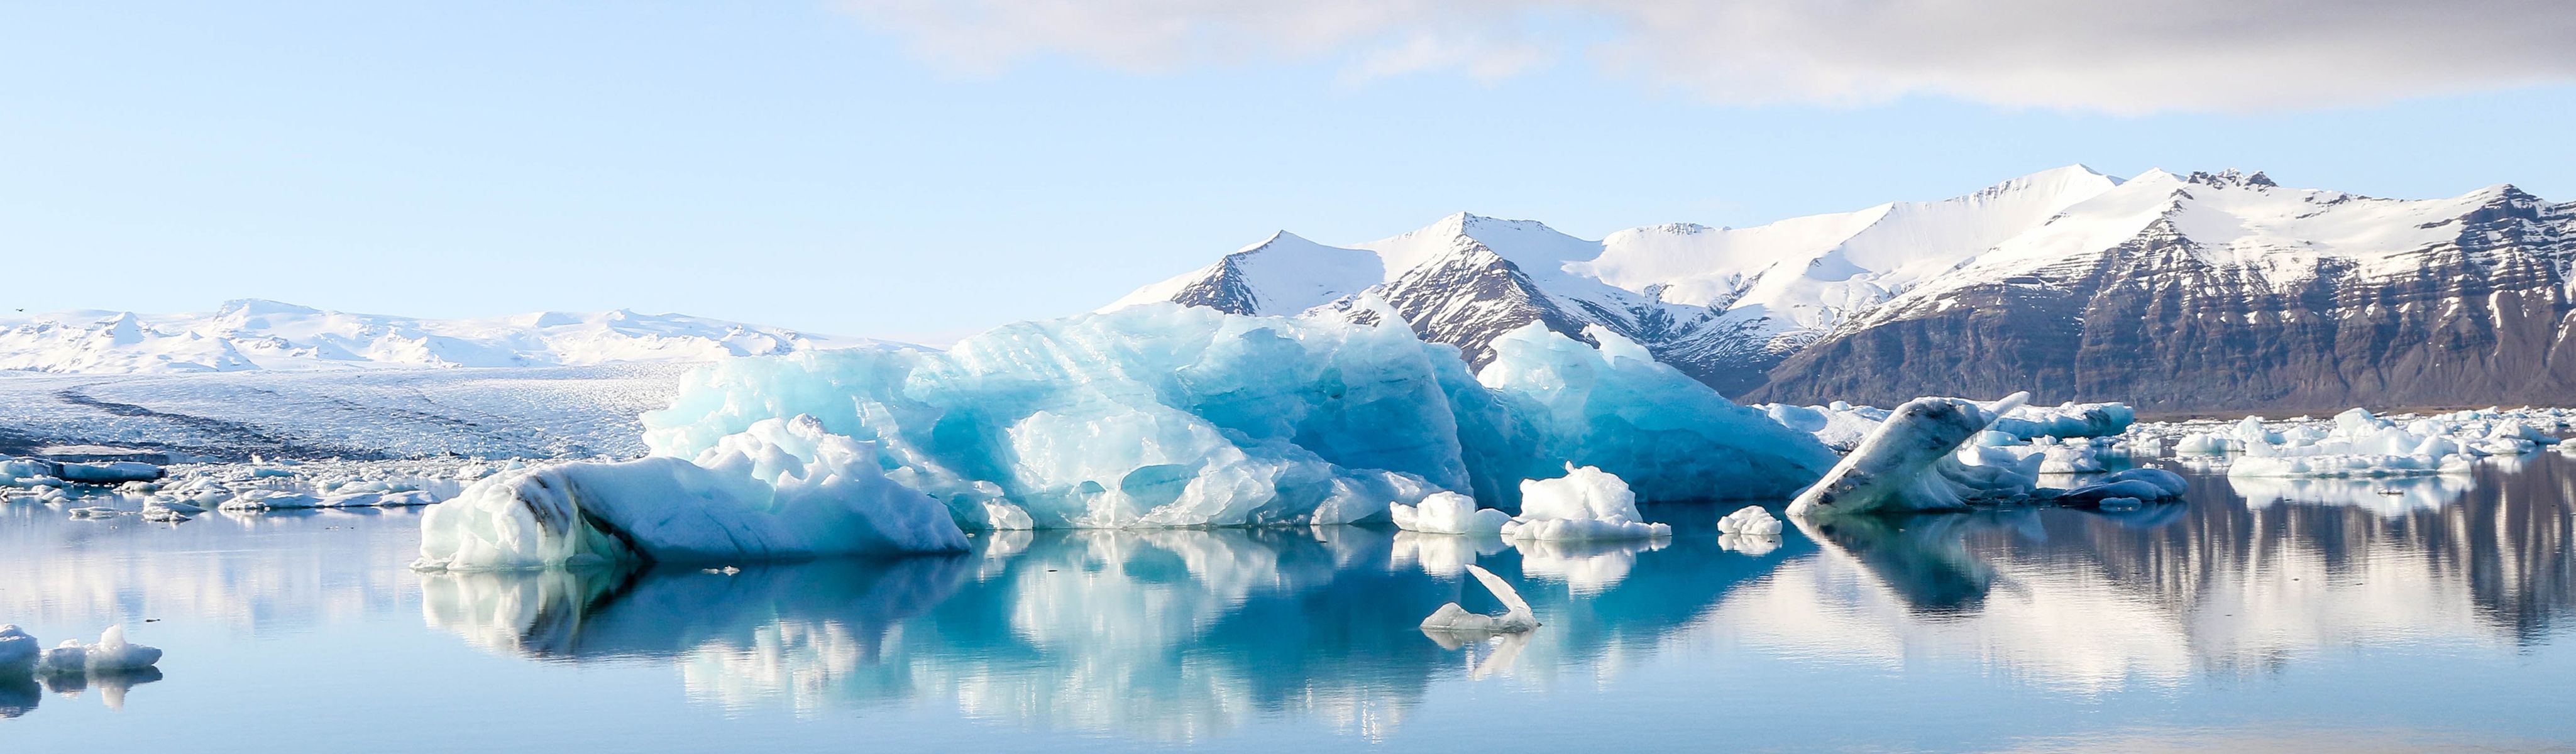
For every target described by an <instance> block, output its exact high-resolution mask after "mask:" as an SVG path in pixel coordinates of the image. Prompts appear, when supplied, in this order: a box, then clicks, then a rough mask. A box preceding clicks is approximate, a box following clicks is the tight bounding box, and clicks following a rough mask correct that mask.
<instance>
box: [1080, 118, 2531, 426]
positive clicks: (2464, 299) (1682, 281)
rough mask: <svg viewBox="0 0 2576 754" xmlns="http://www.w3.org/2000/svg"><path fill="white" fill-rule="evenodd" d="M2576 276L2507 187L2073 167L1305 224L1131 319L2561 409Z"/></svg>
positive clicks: (2292, 396) (1878, 372)
mask: <svg viewBox="0 0 2576 754" xmlns="http://www.w3.org/2000/svg"><path fill="white" fill-rule="evenodd" d="M2571 258H2576V204H2560V203H2551V202H2548V201H2545V200H2542V199H2540V198H2538V197H2535V196H2532V195H2530V194H2528V193H2525V192H2523V191H2521V190H2519V189H2516V188H2514V187H2512V186H2509V185H2497V186H2491V187H2488V188H2483V189H2479V190H2477V191H2472V192H2469V193H2467V194H2463V195H2461V196H2457V197H2452V198H2448V199H2429V200H2399V199H2381V198H2373V197H2367V196H2361V195H2357V194H2350V193H2345V192H2339V191H2330V190H2321V189H2303V188H2290V187H2285V186H2281V185H2279V184H2277V183H2276V182H2274V181H2273V180H2272V179H2271V178H2269V177H2267V176H2265V175H2264V174H2262V173H2259V172H2258V173H2243V172H2238V171H2233V170H2228V171H2218V172H2194V173H2189V174H2176V173H2169V172H2165V171H2161V170H2156V171H2149V172H2147V173H2145V174H2142V175H2138V176H2135V177H2131V178H2126V179H2122V178H2115V177H2112V176H2108V175H2104V174H2102V173H2099V172H2096V171H2094V170H2091V169H2089V168H2085V167H2083V166H2068V167H2063V168H2057V169H2053V170H2047V171H2042V172H2039V173H2034V174H2031V175H2027V176H2022V177H2019V178H2015V179H2012V180H2009V181H2005V182H2003V183H1999V184H1995V185H1993V186H1990V187H1987V188H1985V189H1983V190H1980V191H1977V192H1975V193H1971V194H1968V195H1965V196H1959V197H1954V198H1950V199H1944V200H1940V201H1929V202H1892V203H1888V204H1881V205H1877V206H1874V207H1869V208H1866V209H1862V210H1858V211H1853V212H1845V213H1837V214H1825V215H1814V216H1808V217H1799V218H1792V219H1788V220H1782V221H1779V222H1774V223H1770V224H1767V225H1761V226H1756V227H1749V228H1719V227H1707V226H1701V225H1691V224H1675V225H1657V226H1649V227H1642V228H1633V229H1629V230H1623V231H1619V232H1616V233H1612V234H1610V235H1609V236H1607V237H1605V238H1603V239H1601V240H1598V241H1594V240H1586V239H1581V238H1576V237H1574V236H1570V235H1567V234H1564V233H1561V232H1558V231H1556V230H1554V229H1551V228H1549V227H1547V226H1546V225H1544V224H1541V223H1537V222H1531V221H1525V220H1501V219H1495V218H1488V217H1479V216H1476V215H1470V214H1457V215H1451V216H1449V217H1446V218H1442V219H1441V220H1440V221H1438V222H1435V223H1433V224H1432V225H1430V226H1429V227H1425V228H1422V229H1420V230H1415V231H1412V232H1409V233H1404V234H1401V235H1397V236H1394V237H1391V238H1386V239H1382V240H1378V241H1372V242H1368V243H1361V244H1354V245H1350V246H1331V245H1325V244H1319V243H1316V242H1313V241H1308V240H1306V239H1304V238H1300V237H1298V236H1296V235H1293V234H1290V233H1287V232H1284V231H1283V232H1280V233H1278V234H1276V235H1273V236H1271V237H1270V238H1268V239H1266V240H1263V241H1261V242H1260V243H1255V244H1252V245H1250V246H1246V247H1244V248H1242V249H1241V250H1238V251H1236V252H1234V253H1231V254H1227V255H1224V256H1223V257H1221V258H1219V259H1217V260H1216V261H1215V262H1214V263H1212V264H1210V265H1208V266H1206V267H1203V268H1200V269H1197V270H1193V271H1190V272H1188V273H1184V274H1182V275H1179V276H1177V277H1173V278H1171V279H1168V280H1164V281H1162V282H1159V283H1154V284H1152V285H1147V286H1145V287H1143V288H1140V289H1137V290H1136V291H1135V292H1133V293H1130V294H1128V295H1127V296H1125V297H1123V298H1120V299H1118V300H1117V301H1116V302H1113V303H1112V304H1110V307H1111V308H1115V307H1120V306H1127V305H1132V304H1136V303H1140V302H1147V301H1176V302H1180V303H1184V304H1191V305H1200V306H1209V307H1214V308H1217V309H1222V310H1225V311H1229V312H1236V313H1245V314H1271V315H1278V314H1294V313H1299V312H1307V311H1314V312H1317V313H1321V314H1334V315H1339V316H1347V317H1351V318H1354V319H1361V320H1366V319H1369V318H1373V317H1375V316H1378V313H1379V312H1382V311H1387V310H1389V309H1390V308H1391V309H1392V311H1394V312H1396V313H1397V314H1398V315H1400V316H1402V317H1403V318H1404V319H1405V320H1406V322H1408V323H1409V324H1411V325H1412V326H1413V328H1414V329H1415V330H1416V331H1417V332H1419V333H1421V334H1422V335H1423V337H1425V338H1427V339H1430V340H1434V341H1439V342H1444V343H1450V344H1454V345H1457V346H1458V347H1460V348H1461V349H1462V350H1463V352H1464V353H1465V354H1466V356H1467V357H1468V359H1469V360H1470V361H1471V362H1473V363H1476V364H1479V365H1481V364H1482V363H1484V362H1485V361H1487V360H1489V359H1490V358H1491V354H1490V352H1489V350H1488V349H1487V348H1486V345H1485V344H1486V343H1488V342H1489V341H1490V340H1491V339H1492V338H1493V336H1495V335H1497V334H1500V333H1502V332H1505V331H1508V330H1511V329H1513V328H1517V327H1520V326H1522V325H1524V324H1527V323H1529V322H1533V321H1535V322H1541V323H1544V324H1545V326H1547V327H1548V328H1550V329H1553V330H1556V331H1558V332H1563V333H1566V334H1568V335H1574V336H1576V337H1581V333H1582V331H1583V330H1584V328H1585V327H1587V326H1592V325H1598V326H1602V327H1605V328H1608V329H1609V330H1611V331H1613V332H1617V333H1619V334H1621V335H1622V336H1625V337H1628V338H1631V339H1634V340H1636V341H1638V342H1640V343H1642V344H1644V345H1645V346H1646V347H1647V348H1648V349H1649V350H1650V351H1652V352H1653V353H1654V354H1655V356H1656V357H1657V358H1658V359H1660V360H1662V361H1664V362H1666V363H1669V364H1671V365H1673V366H1675V367H1678V368H1680V369H1682V370H1683V371H1685V372H1688V373H1690V374H1691V375H1693V376H1695V377H1697V378H1699V379H1700V380H1702V381H1705V382H1707V383H1709V384H1710V385H1711V386H1714V387H1716V388H1718V389H1719V390H1720V391H1721V392H1724V393H1726V394H1727V395H1729V396H1733V397H1737V398H1739V399H1742V400H1751V401H1783V402H1801V403H1815V402H1823V401H1829V400H1849V401H1852V402H1855V403H1872V404H1877V405H1892V404H1893V403H1894V402H1898V401H1902V400H1905V399H1908V398H1911V397H1914V396H1919V395H2002V394H2005V393H2010V392H2013V391H2016V390H2031V391H2033V392H2034V394H2035V397H2036V398H2037V399H2038V400H2042V401H2049V402H2055V401H2063V400H2118V401H2126V402H2128V403H2130V404H2132V405H2135V406H2138V407H2140V408H2146V409H2151V410H2170V411H2199V410H2234V409H2248V410H2251V409H2272V410H2324V409H2337V408H2343V407H2350V406H2355V405H2370V406H2382V407H2386V406H2436V405H2468V404H2478V405H2484V404H2490V403H2524V402H2528V403H2551V404H2566V403H2569V402H2571V401H2576V328H2571V326H2570V322H2569V315H2570V314H2571V310H2576V304H2571V301H2570V296H2569V291H2568V287H2567V281H2568V273H2569V263H2570V261H2571ZM1380 302H1383V306H1381V305H1380ZM2562 357H2563V358H2562Z"/></svg>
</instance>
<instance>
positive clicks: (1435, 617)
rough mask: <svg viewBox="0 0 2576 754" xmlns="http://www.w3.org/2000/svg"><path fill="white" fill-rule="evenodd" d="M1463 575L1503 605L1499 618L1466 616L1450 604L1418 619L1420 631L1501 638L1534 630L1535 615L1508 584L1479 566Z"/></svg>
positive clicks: (1536, 618)
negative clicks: (1473, 579)
mask: <svg viewBox="0 0 2576 754" xmlns="http://www.w3.org/2000/svg"><path fill="white" fill-rule="evenodd" d="M1467 573H1469V574H1471V575H1473V576H1475V577H1476V581H1478V582H1480V583H1483V584H1484V585H1485V589H1486V590H1487V591H1491V592H1493V593H1494V599H1495V600H1498V601H1500V602H1502V603H1503V614H1501V615H1485V614H1482V613H1471V612H1467V608H1464V607H1459V606H1458V603H1455V602H1451V603H1448V604H1445V605H1441V606H1440V609H1439V610H1435V611H1432V613H1431V617H1428V618H1424V619H1422V630H1424V631H1444V632H1452V633H1487V634H1503V633H1521V632H1525V631H1528V630H1530V629H1534V628H1538V625H1539V623H1538V614H1537V613H1533V612H1530V606H1529V603H1528V602H1526V601H1523V600H1522V599H1521V593H1520V592H1519V591H1516V590H1514V589H1512V585H1511V584H1510V583H1508V582H1505V581H1503V579H1502V577H1499V576H1495V575H1494V574H1493V573H1492V572H1490V571H1487V570H1485V569H1484V568H1483V567H1481V566H1474V565H1470V566H1467Z"/></svg>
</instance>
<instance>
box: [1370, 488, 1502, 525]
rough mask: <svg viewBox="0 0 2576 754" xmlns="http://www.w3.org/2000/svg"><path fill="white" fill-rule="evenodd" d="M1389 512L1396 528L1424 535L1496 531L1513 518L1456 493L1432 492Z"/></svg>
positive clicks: (1397, 505) (1396, 505)
mask: <svg viewBox="0 0 2576 754" xmlns="http://www.w3.org/2000/svg"><path fill="white" fill-rule="evenodd" d="M1387 512H1388V513H1391V514H1393V515H1394V518H1395V528H1398V529H1403V530H1405V531H1418V532H1422V533H1424V534H1496V533H1500V532H1501V531H1502V530H1503V525H1504V524H1506V523H1509V522H1510V521H1511V520H1512V514H1509V513H1504V512H1502V511H1501V510H1499V509H1495V508H1481V509H1480V508H1477V507H1476V499H1475V498H1472V497H1468V496H1466V495H1461V494H1458V493H1455V492H1434V493H1431V495H1430V496H1429V497H1425V498H1423V499H1422V504H1421V505H1418V506H1415V505H1405V504H1403V503H1396V504H1394V505H1392V506H1388V509H1387Z"/></svg>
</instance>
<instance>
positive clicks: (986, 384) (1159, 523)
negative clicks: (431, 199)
mask: <svg viewBox="0 0 2576 754" xmlns="http://www.w3.org/2000/svg"><path fill="white" fill-rule="evenodd" d="M1380 322H1381V323H1380V324H1355V323H1351V322H1346V321H1342V320H1339V319H1307V318H1278V317H1249V316H1240V315H1230V314H1225V313H1222V312H1217V311H1215V310H1212V309H1206V308H1187V307H1180V306H1177V305H1168V304H1160V305H1144V306H1136V307H1130V308H1125V309H1119V310H1116V311H1112V312H1108V313H1099V314H1090V315H1082V316H1076V317H1071V318H1066V319H1060V320H1052V321H1044V322H1022V323H1018V324H1013V325H1007V326H1004V327H1001V328H998V329H995V330H992V331H989V332H986V333H983V334H981V335H977V336H974V337H971V338H967V339H966V340H964V341H961V342H959V343H958V344H956V346H955V347H953V348H951V349H950V350H948V351H945V352H935V353H934V352H924V351H837V352H816V353H804V354H797V355H793V356H788V357H783V358H766V359H735V360H730V361H725V362H721V363H719V364H716V365H714V366H712V367H709V368H707V369H703V370H701V371H699V372H697V373H695V374H693V375H692V376H691V377H690V378H689V379H688V380H686V382H685V384H684V385H683V386H682V388H681V391H680V395H679V396H678V398H677V399H676V400H675V401H674V402H673V404H672V406H671V408H669V409H667V410H664V411H659V412H654V413H652V414H648V415H647V416H646V417H645V426H646V436H645V440H646V444H647V445H648V446H649V447H651V448H652V450H653V453H654V454H655V455H657V456H672V457H681V458H686V457H691V456H693V455H695V454H697V453H701V452H703V451H704V449H705V448H707V447H709V446H710V444H711V443H713V442H715V441H716V440H717V439H718V438H722V437H725V436H727V435H730V434H733V433H735V432H739V431H741V429H742V428H743V427H747V426H749V425H750V424H751V423H753V422H757V421H762V420H765V419H771V418H776V417H780V416H788V415H795V414H808V415H811V416H813V417H815V418H816V419H817V420H818V421H819V422H820V423H821V425H822V426H823V427H824V428H825V430H826V431H828V432H831V433H835V434H841V435H848V436H850V437H854V438H858V439H861V440H872V441H875V442H877V443H879V447H880V448H881V449H882V452H883V453H884V454H885V458H886V464H885V465H886V468H887V472H886V473H887V475H888V476H889V477H890V478H893V479H894V480H895V481H896V482H898V483H900V484H902V485H904V486H906V487H910V488H912V489H915V490H919V491H921V492H923V493H925V494H928V495H929V496H930V497H931V498H933V499H935V500H938V501H939V502H941V503H943V504H945V505H946V506H947V508H948V510H949V512H950V514H951V515H952V516H954V517H955V519H956V520H957V521H958V523H959V524H961V525H963V526H965V527H967V528H977V529H982V528H998V527H1002V526H1006V525H1013V524H1016V525H1024V526H1034V527H1038V528H1063V527H1169V526H1227V525H1263V524H1290V523H1302V524H1331V523H1351V522H1358V521H1363V520H1384V518H1386V517H1388V516H1390V514H1391V512H1392V509H1391V507H1390V506H1391V504H1404V505H1414V504H1416V503H1418V502H1419V501H1421V500H1422V499H1423V498H1425V497H1426V496H1428V495H1430V494H1432V493H1434V492H1441V491H1448V492H1459V493H1474V494H1475V495H1477V496H1478V497H1479V498H1480V499H1485V500H1489V501H1492V502H1496V503H1501V504H1505V505H1508V504H1510V503H1511V502H1512V500H1511V498H1512V497H1513V496H1514V495H1515V494H1516V493H1517V490H1515V489H1514V488H1513V485H1515V484H1516V483H1517V482H1519V481H1520V480H1522V479H1526V478H1529V477H1531V476H1534V475H1535V474H1534V473H1533V472H1538V473H1545V471H1546V470H1547V469H1550V468H1552V467H1554V466H1555V465H1557V464H1561V463H1565V462H1568V461H1574V462H1578V463H1582V464H1586V465H1595V466H1599V467H1602V468H1604V469H1608V470H1610V471H1611V472H1613V473H1618V474H1622V475H1634V478H1635V479H1636V481H1637V483H1638V488H1639V490H1640V491H1642V492H1644V493H1645V494H1647V495H1648V496H1650V497H1669V498H1704V497H1722V496H1729V495H1748V496H1758V495H1764V494H1772V495H1779V494H1786V493H1787V492H1788V491H1790V490H1793V489H1795V488H1796V487H1798V486H1799V485H1802V484H1804V483H1806V482H1807V481H1811V480H1812V479H1814V478H1815V476H1816V475H1818V474H1821V473H1823V470H1824V469H1825V468H1826V467H1828V466H1830V465H1831V461H1832V454H1831V452H1830V451H1827V450H1826V449H1824V448H1823V447H1822V446H1820V445H1818V444H1816V443H1814V442H1813V441H1812V440H1811V439H1809V438H1807V437H1804V436H1802V435H1799V434H1796V433H1792V432H1788V431H1786V430H1785V429H1783V428H1780V427H1779V426H1777V425H1775V424H1773V423H1771V422H1770V421H1768V420H1767V419H1764V418H1763V417H1762V415H1761V414H1760V413H1758V412H1754V411H1751V410H1749V409H1745V408H1742V407H1740V406H1736V405H1734V404H1732V403H1729V402H1727V401H1726V399H1725V398H1723V397H1721V396H1719V395H1718V394H1717V393H1716V392H1715V391H1713V390H1710V389H1709V388H1707V387H1706V386H1705V385H1701V384H1699V383H1698V382H1696V381H1694V380H1691V379H1690V378H1689V377H1687V376H1686V375H1682V374H1681V373H1680V372H1678V371H1676V370H1673V369H1672V368H1670V367H1668V366H1665V365H1662V364H1659V363H1656V362H1655V361H1653V359H1652V358H1651V357H1649V356H1647V355H1646V354H1645V352H1644V350H1643V349H1642V348H1639V347H1637V346H1636V344H1634V343H1630V342H1628V341H1625V340H1621V339H1618V338H1617V336H1615V335H1608V334H1607V333H1597V334H1594V337H1595V338H1596V339H1599V340H1601V341H1602V345H1601V346H1600V347H1598V348H1595V347H1593V346H1587V345H1584V344H1582V343H1579V342H1577V341H1574V340H1572V339H1570V338H1566V337H1564V336H1562V335H1558V334H1556V333H1552V332H1548V331H1546V330H1545V329H1544V328H1538V327H1532V328H1525V329H1523V330H1520V331H1515V332H1513V333H1511V334H1508V335H1506V336H1503V337H1501V338H1498V339H1497V340H1496V341H1495V348H1496V351H1497V353H1498V354H1499V355H1498V357H1497V360H1496V361H1495V363H1494V364H1492V365H1489V366H1488V367H1487V368H1486V369H1485V370H1484V372H1483V373H1482V374H1480V375H1475V376H1472V377H1471V376H1470V375H1469V374H1468V371H1467V369H1466V365H1465V362H1463V361H1462V360H1460V359H1459V358H1458V353H1457V350H1456V349H1455V348H1452V347H1450V346H1446V345H1440V344H1429V343H1424V342H1422V341H1421V340H1420V339H1419V338H1417V337H1415V336H1414V334H1413V332H1412V331H1411V330H1410V329H1407V328H1406V327H1404V326H1403V325H1402V324H1401V322H1400V321H1398V320H1397V319H1396V318H1392V317H1389V318H1383V319H1381V321H1380Z"/></svg>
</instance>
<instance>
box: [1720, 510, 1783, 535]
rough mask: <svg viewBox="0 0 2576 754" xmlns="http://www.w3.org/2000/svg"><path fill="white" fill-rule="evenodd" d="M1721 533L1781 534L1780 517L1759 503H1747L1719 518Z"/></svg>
mask: <svg viewBox="0 0 2576 754" xmlns="http://www.w3.org/2000/svg"><path fill="white" fill-rule="evenodd" d="M1717 531H1718V533H1721V534H1746V535H1751V536H1756V537H1777V536H1780V519H1779V518H1778V517H1775V516H1772V515H1771V511H1769V510H1766V509H1764V508H1763V507H1762V506H1759V505H1747V506H1744V507H1742V508H1738V509H1736V511H1735V512H1734V513H1729V514H1726V517H1725V518H1721V519H1718V520H1717Z"/></svg>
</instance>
